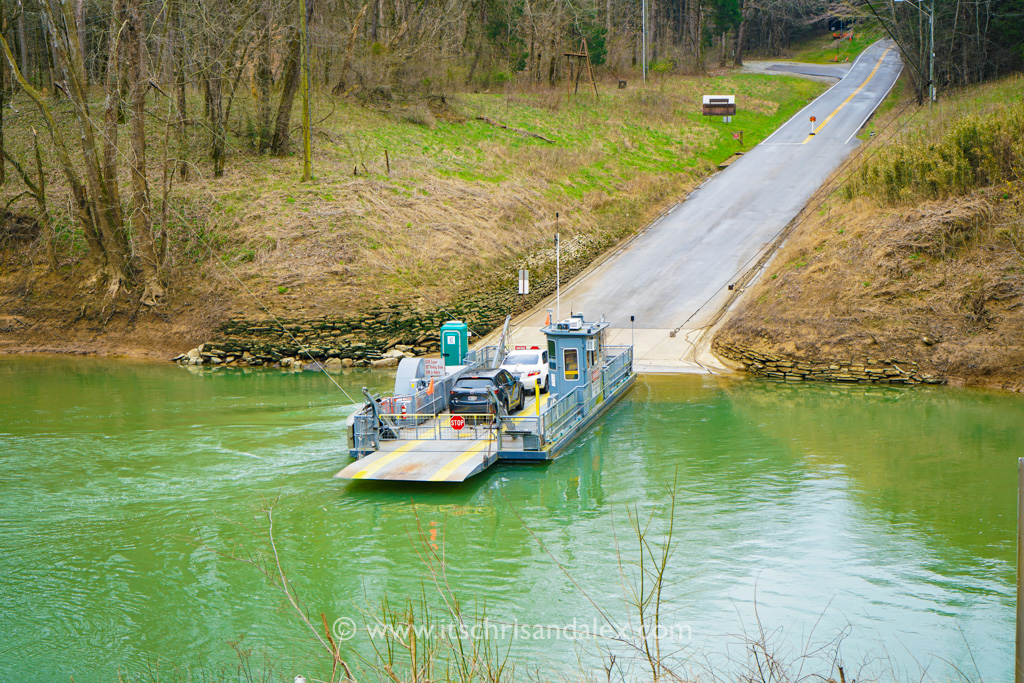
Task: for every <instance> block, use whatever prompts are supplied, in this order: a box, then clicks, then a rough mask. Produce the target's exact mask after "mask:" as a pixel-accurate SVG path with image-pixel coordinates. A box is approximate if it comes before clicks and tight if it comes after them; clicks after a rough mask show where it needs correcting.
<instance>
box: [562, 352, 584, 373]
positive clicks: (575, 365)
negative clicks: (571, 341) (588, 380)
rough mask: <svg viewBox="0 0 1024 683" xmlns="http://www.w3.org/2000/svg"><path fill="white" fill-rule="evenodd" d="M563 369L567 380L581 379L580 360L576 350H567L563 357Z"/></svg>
mask: <svg viewBox="0 0 1024 683" xmlns="http://www.w3.org/2000/svg"><path fill="white" fill-rule="evenodd" d="M562 361H563V364H562V367H563V368H564V372H565V379H566V380H577V379H579V378H580V359H579V352H578V351H577V350H576V349H565V351H564V352H563V356H562Z"/></svg>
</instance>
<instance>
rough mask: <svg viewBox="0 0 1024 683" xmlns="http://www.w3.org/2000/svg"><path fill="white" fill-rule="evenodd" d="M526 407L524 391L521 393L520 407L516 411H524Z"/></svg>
mask: <svg viewBox="0 0 1024 683" xmlns="http://www.w3.org/2000/svg"><path fill="white" fill-rule="evenodd" d="M525 405H526V392H525V391H522V392H520V393H519V407H518V408H516V410H522V409H523V406H525Z"/></svg>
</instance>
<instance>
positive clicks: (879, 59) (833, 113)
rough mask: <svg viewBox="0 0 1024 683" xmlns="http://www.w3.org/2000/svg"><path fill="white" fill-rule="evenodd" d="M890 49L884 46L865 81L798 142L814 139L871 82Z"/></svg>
mask: <svg viewBox="0 0 1024 683" xmlns="http://www.w3.org/2000/svg"><path fill="white" fill-rule="evenodd" d="M890 50H892V48H891V47H887V48H885V52H883V53H882V56H881V57H879V58H878V64H875V68H874V69H872V70H871V73H870V74H868V77H867V80H865V81H864V82H863V83H861V84H860V87H859V88H857V89H856V90H854V91H853V92H852V93H850V96H849V97H847V98H846V99H845V100H843V103H842V104H840V105H839V106H838V107H836V108H835V111H833V112H832V113H831V114H829V115H828V118H826V119H825V120H824V121H822V122H821V125H820V126H818V127H817V128H815V129H814V132H813V133H811V134H810V135H808V136H807V138H806V139H804V141H803V142H802V143H800V144H803V145H806V144H807V143H808V142H810V141H811V140H812V139H814V136H815V135H816V134H817V133H818V132H819V131H820V130H821V129H822V128H824V127H825V124H826V123H828V122H829V121H831V120H832V117H833V116H835V115H836V114H838V113H839V110H840V109H842V108H843V107H845V106H846V105H847V104H849V102H850V100H852V99H853V98H854V97H856V96H857V93H859V92H860V91H861V90H863V89H864V86H866V85H867V84H868V83H870V82H871V79H872V78H874V77H875V74H876V73H878V69H879V68H880V67H881V66H882V62H883V61H885V56H886V55H887V54H889V51H890Z"/></svg>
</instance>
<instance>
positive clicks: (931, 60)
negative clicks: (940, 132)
mask: <svg viewBox="0 0 1024 683" xmlns="http://www.w3.org/2000/svg"><path fill="white" fill-rule="evenodd" d="M934 104H935V0H932V4H931V8H930V9H929V11H928V106H929V107H930V106H932V105H934Z"/></svg>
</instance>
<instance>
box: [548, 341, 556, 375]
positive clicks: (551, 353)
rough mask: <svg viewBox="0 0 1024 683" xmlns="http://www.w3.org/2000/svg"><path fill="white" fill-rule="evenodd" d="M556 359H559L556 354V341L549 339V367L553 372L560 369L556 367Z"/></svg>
mask: <svg viewBox="0 0 1024 683" xmlns="http://www.w3.org/2000/svg"><path fill="white" fill-rule="evenodd" d="M556 358H558V355H557V354H556V353H555V340H554V339H549V340H548V367H549V368H551V369H552V370H557V369H558V368H557V367H556V365H557V363H556V361H555V359H556Z"/></svg>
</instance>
